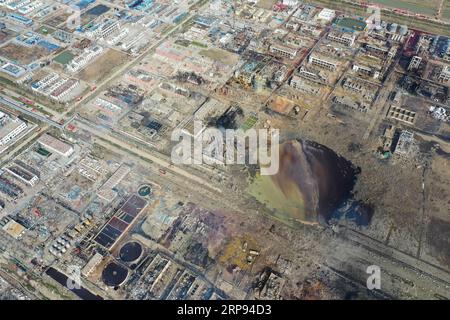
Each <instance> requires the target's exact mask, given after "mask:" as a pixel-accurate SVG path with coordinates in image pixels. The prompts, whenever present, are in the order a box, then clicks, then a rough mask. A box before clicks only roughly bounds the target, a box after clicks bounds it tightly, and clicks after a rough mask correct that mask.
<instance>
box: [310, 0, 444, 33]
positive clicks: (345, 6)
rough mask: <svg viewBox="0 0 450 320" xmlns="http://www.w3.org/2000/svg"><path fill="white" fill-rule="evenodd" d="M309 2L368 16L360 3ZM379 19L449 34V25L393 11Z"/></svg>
mask: <svg viewBox="0 0 450 320" xmlns="http://www.w3.org/2000/svg"><path fill="white" fill-rule="evenodd" d="M308 2H309V3H311V4H314V5H317V6H319V7H322V8H330V9H333V10H337V11H340V12H345V13H346V14H349V13H353V14H356V15H359V16H361V17H368V16H369V14H368V13H367V11H366V8H363V7H361V6H360V5H357V4H353V3H349V2H346V1H345V0H309V1H308ZM381 19H382V20H384V21H387V22H395V23H398V24H400V25H402V24H404V25H407V26H408V27H409V28H414V29H417V30H422V31H426V32H430V33H434V34H440V35H445V36H450V26H447V25H444V24H442V23H439V22H436V21H429V20H422V19H419V18H414V17H407V16H403V15H400V14H397V13H394V12H389V11H386V10H383V11H382V13H381Z"/></svg>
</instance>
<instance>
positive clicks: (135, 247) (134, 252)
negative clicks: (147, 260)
mask: <svg viewBox="0 0 450 320" xmlns="http://www.w3.org/2000/svg"><path fill="white" fill-rule="evenodd" d="M143 251H144V250H143V248H142V245H141V244H140V243H139V242H136V241H133V242H127V243H125V244H124V245H123V246H122V248H120V251H119V258H120V260H122V261H124V262H135V261H137V260H139V258H140V257H142V252H143Z"/></svg>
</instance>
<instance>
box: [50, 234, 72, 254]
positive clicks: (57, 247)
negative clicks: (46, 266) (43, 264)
mask: <svg viewBox="0 0 450 320" xmlns="http://www.w3.org/2000/svg"><path fill="white" fill-rule="evenodd" d="M70 246H71V243H70V240H69V238H68V237H67V236H65V235H62V236H60V237H58V238H57V239H56V240H55V241H54V242H53V244H52V246H51V248H50V250H49V251H50V253H51V254H53V255H54V256H56V257H61V256H62V255H63V254H64V253H66V252H67V250H68V249H69V248H70Z"/></svg>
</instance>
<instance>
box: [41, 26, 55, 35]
mask: <svg viewBox="0 0 450 320" xmlns="http://www.w3.org/2000/svg"><path fill="white" fill-rule="evenodd" d="M37 31H38V32H39V33H40V34H43V35H44V36H46V35H48V34H51V33H53V32H55V29H52V28H49V27H46V26H40V27H39V28H38V30H37Z"/></svg>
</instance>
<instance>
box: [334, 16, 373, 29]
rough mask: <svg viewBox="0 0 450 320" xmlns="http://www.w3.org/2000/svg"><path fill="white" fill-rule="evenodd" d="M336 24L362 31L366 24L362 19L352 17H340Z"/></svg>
mask: <svg viewBox="0 0 450 320" xmlns="http://www.w3.org/2000/svg"><path fill="white" fill-rule="evenodd" d="M336 25H337V26H339V27H342V28H348V29H353V30H355V31H363V30H364V29H365V28H366V26H367V24H366V23H365V22H364V21H361V20H356V19H352V18H342V19H339V20H338V21H337V22H336Z"/></svg>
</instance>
